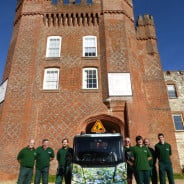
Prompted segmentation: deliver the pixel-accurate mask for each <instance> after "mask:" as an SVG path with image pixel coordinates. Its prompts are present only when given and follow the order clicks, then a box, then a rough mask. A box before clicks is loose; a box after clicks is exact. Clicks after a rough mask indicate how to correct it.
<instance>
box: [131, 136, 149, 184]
mask: <svg viewBox="0 0 184 184" xmlns="http://www.w3.org/2000/svg"><path fill="white" fill-rule="evenodd" d="M132 155H133V157H132V159H133V160H134V164H135V175H136V181H137V184H149V183H150V169H151V168H150V165H149V160H151V159H152V156H151V153H150V150H149V149H148V148H147V147H146V146H144V145H143V138H142V137H141V136H137V137H136V146H134V147H133V148H132Z"/></svg>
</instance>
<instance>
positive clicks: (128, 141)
mask: <svg viewBox="0 0 184 184" xmlns="http://www.w3.org/2000/svg"><path fill="white" fill-rule="evenodd" d="M124 146H125V147H129V146H130V138H129V137H125V140H124Z"/></svg>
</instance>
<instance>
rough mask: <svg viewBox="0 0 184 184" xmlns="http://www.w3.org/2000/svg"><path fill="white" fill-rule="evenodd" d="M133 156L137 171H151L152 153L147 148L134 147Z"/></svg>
mask: <svg viewBox="0 0 184 184" xmlns="http://www.w3.org/2000/svg"><path fill="white" fill-rule="evenodd" d="M132 155H133V158H134V164H135V169H136V170H137V171H146V170H150V169H151V168H150V165H149V161H148V157H151V153H150V151H149V149H148V148H147V147H146V146H142V147H140V146H134V147H133V148H132Z"/></svg>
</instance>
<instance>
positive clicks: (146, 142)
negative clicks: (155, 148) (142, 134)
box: [143, 138, 150, 147]
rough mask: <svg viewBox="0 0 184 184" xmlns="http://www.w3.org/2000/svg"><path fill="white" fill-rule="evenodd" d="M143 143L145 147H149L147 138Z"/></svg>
mask: <svg viewBox="0 0 184 184" xmlns="http://www.w3.org/2000/svg"><path fill="white" fill-rule="evenodd" d="M143 143H144V145H145V146H146V147H148V146H149V145H150V142H149V139H147V138H145V139H144V140H143Z"/></svg>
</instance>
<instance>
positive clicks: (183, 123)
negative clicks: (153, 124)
mask: <svg viewBox="0 0 184 184" xmlns="http://www.w3.org/2000/svg"><path fill="white" fill-rule="evenodd" d="M174 116H180V117H181V122H182V125H183V129H177V127H176V124H175V121H174ZM172 118H173V123H174V127H175V130H176V131H184V122H183V116H182V114H179V113H178V114H172Z"/></svg>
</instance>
